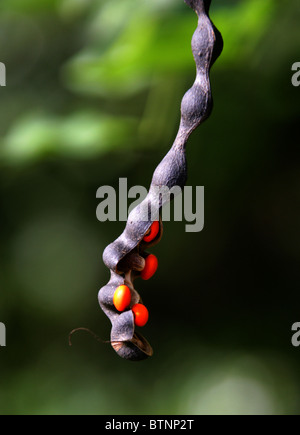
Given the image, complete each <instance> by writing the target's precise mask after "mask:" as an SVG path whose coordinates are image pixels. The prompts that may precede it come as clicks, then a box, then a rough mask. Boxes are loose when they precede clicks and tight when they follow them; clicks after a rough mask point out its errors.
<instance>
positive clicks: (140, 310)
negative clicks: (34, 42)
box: [132, 304, 149, 327]
mask: <svg viewBox="0 0 300 435" xmlns="http://www.w3.org/2000/svg"><path fill="white" fill-rule="evenodd" d="M132 312H133V315H134V323H135V324H136V326H141V327H142V326H145V325H146V323H147V322H148V319H149V312H148V310H147V308H146V307H145V305H143V304H135V305H134V306H133V307H132Z"/></svg>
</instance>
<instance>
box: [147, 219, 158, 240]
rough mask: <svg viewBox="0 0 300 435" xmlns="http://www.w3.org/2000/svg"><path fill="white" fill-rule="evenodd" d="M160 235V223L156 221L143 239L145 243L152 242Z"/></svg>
mask: <svg viewBox="0 0 300 435" xmlns="http://www.w3.org/2000/svg"><path fill="white" fill-rule="evenodd" d="M158 233H159V221H154V222H153V223H152V225H151V227H150V231H149V232H147V233H146V234H145V236H144V238H143V240H144V242H147V243H149V242H152V240H154V239H155V237H156V236H157V234H158Z"/></svg>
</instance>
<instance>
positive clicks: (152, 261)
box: [141, 254, 158, 280]
mask: <svg viewBox="0 0 300 435" xmlns="http://www.w3.org/2000/svg"><path fill="white" fill-rule="evenodd" d="M157 267H158V260H157V258H156V257H155V255H153V254H149V255H148V257H147V258H146V259H145V267H144V269H143V270H142V272H141V278H142V279H144V280H147V279H150V278H152V276H153V275H154V274H155V272H156V270H157Z"/></svg>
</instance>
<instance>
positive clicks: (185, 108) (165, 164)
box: [98, 0, 223, 361]
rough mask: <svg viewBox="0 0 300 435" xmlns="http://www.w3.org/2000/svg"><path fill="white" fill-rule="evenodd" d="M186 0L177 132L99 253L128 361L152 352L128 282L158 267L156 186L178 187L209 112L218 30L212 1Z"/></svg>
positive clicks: (107, 305)
mask: <svg viewBox="0 0 300 435" xmlns="http://www.w3.org/2000/svg"><path fill="white" fill-rule="evenodd" d="M185 3H186V4H187V5H188V6H190V7H191V8H192V9H193V10H194V11H195V12H196V13H197V15H198V26H197V28H196V31H195V33H194V35H193V38H192V52H193V56H194V59H195V63H196V70H197V74H196V79H195V82H194V84H193V86H192V87H191V89H189V90H188V91H187V92H186V94H185V95H184V97H183V99H182V102H181V120H180V125H179V130H178V134H177V136H176V139H175V142H174V144H173V145H172V147H171V149H170V150H169V152H168V153H167V154H166V156H165V157H164V158H163V160H162V161H161V163H160V164H159V165H158V166H157V168H156V169H155V171H154V174H153V177H152V181H151V185H150V189H149V192H148V195H147V197H146V198H145V199H144V201H143V202H142V203H141V204H139V205H138V206H137V207H136V208H135V209H133V210H132V211H131V213H130V215H129V217H128V220H127V224H126V227H125V229H124V231H123V233H122V234H121V235H120V236H119V237H118V238H117V239H116V240H115V241H114V242H113V243H111V244H110V245H109V246H108V247H107V248H106V249H105V250H104V253H103V261H104V263H105V265H106V266H107V267H108V268H109V269H110V271H111V279H110V281H109V283H108V284H107V285H106V286H104V287H102V288H101V290H100V292H99V296H98V298H99V303H100V306H101V308H102V310H103V311H104V313H105V314H106V315H107V317H108V318H109V319H110V321H111V324H112V329H111V344H112V347H113V348H114V350H115V351H116V352H117V354H118V355H119V356H121V357H122V358H125V359H128V360H132V361H139V360H142V359H145V358H147V357H149V356H151V355H152V354H153V350H152V348H151V346H150V344H149V343H148V341H147V340H146V339H145V338H144V337H143V336H142V335H141V334H139V333H138V332H137V331H136V326H139V325H140V326H144V325H145V324H146V322H147V320H148V310H147V309H146V308H145V307H144V305H143V304H142V300H141V298H140V295H139V294H138V292H137V291H136V290H135V289H134V285H133V281H134V280H135V278H137V277H138V276H141V277H142V278H143V276H144V279H148V277H150V276H152V275H153V273H152V272H153V270H154V269H155V270H156V268H157V264H156V265H155V264H154V263H155V262H154V263H153V264H152V265H151V267H150V266H149V264H148V265H147V258H149V254H147V253H146V252H145V249H149V247H151V246H154V245H155V244H157V243H158V242H159V241H160V239H161V237H162V222H161V218H160V211H161V208H162V206H163V205H164V204H165V203H166V202H167V201H170V200H171V199H172V198H171V197H170V196H168V195H163V194H162V195H157V190H158V189H162V188H164V187H165V188H167V189H172V188H174V187H176V186H178V187H179V188H183V187H184V185H185V183H186V179H187V166H186V154H185V148H186V143H187V140H188V138H189V136H190V134H191V133H192V131H193V130H195V128H197V127H198V126H199V125H200V124H201V123H202V122H203V121H204V120H205V119H207V117H208V116H209V115H210V113H211V109H212V96H211V89H210V80H209V71H210V68H211V66H212V65H213V63H214V62H215V60H216V59H217V57H218V56H219V55H220V53H221V51H222V48H223V41H222V37H221V34H220V32H219V31H218V30H217V29H216V28H215V26H214V25H213V24H212V22H211V21H210V19H209V15H208V13H209V7H210V3H211V0H185ZM153 211H154V215H155V216H154V215H153ZM155 222H157V223H155ZM154 229H155V230H154ZM151 232H152V236H151ZM153 257H154V256H153ZM150 258H152V257H150ZM155 258H156V257H155ZM148 261H149V260H148ZM154 272H155V271H154ZM151 273H152V275H151ZM120 286H127V287H128V288H129V289H130V293H131V300H130V304H129V306H125V307H124V305H122V308H124V310H121V312H120V311H118V309H117V308H116V306H115V305H114V301H113V299H114V294H115V292H116V289H118V288H120ZM121 299H122V298H121Z"/></svg>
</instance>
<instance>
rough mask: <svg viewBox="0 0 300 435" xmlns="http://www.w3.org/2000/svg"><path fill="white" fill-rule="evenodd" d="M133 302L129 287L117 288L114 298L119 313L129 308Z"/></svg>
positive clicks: (121, 286)
mask: <svg viewBox="0 0 300 435" xmlns="http://www.w3.org/2000/svg"><path fill="white" fill-rule="evenodd" d="M130 302H131V291H130V289H129V287H127V285H120V286H119V287H117V289H116V291H115V293H114V297H113V303H114V306H115V307H116V309H117V310H118V311H124V310H125V309H126V308H127V307H129V305H130Z"/></svg>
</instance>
